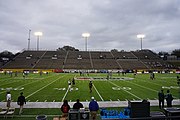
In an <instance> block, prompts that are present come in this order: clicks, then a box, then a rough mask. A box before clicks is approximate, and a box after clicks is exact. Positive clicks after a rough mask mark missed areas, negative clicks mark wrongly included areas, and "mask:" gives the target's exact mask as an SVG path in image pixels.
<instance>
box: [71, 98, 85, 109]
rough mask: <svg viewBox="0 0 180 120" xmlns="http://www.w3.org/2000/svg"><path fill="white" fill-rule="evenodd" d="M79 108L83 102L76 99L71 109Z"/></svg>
mask: <svg viewBox="0 0 180 120" xmlns="http://www.w3.org/2000/svg"><path fill="white" fill-rule="evenodd" d="M80 108H83V104H82V103H80V102H79V99H77V101H76V103H74V105H73V109H77V110H79V109H80Z"/></svg>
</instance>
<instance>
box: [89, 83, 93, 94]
mask: <svg viewBox="0 0 180 120" xmlns="http://www.w3.org/2000/svg"><path fill="white" fill-rule="evenodd" d="M92 86H93V85H92V81H90V82H89V90H90V93H92Z"/></svg>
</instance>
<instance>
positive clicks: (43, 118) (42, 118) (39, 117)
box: [36, 115, 47, 120]
mask: <svg viewBox="0 0 180 120" xmlns="http://www.w3.org/2000/svg"><path fill="white" fill-rule="evenodd" d="M36 120H47V116H46V115H37V116H36Z"/></svg>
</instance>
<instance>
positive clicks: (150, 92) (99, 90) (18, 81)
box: [0, 73, 180, 102]
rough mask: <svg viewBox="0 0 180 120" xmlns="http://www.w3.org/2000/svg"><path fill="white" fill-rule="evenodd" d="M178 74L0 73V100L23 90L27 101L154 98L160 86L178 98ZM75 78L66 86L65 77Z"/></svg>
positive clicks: (66, 79) (13, 97)
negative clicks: (152, 78)
mask: <svg viewBox="0 0 180 120" xmlns="http://www.w3.org/2000/svg"><path fill="white" fill-rule="evenodd" d="M177 75H178V74H159V73H157V74H155V80H151V79H150V78H149V77H150V75H149V74H137V75H136V76H135V77H134V75H133V74H132V73H128V74H125V75H124V76H123V75H122V74H117V73H113V74H112V77H111V78H109V80H107V73H89V74H88V75H87V74H84V75H83V76H80V74H79V73H49V74H42V75H40V74H32V73H30V74H28V75H27V76H26V77H25V78H24V77H23V75H22V74H21V73H19V74H18V75H17V76H16V77H15V75H14V74H13V75H12V76H10V75H9V74H6V75H5V74H0V101H1V102H3V101H5V99H6V91H7V90H10V92H11V94H12V100H13V101H17V98H18V96H19V94H20V92H22V91H23V92H24V96H25V97H26V100H27V101H29V102H61V101H63V100H64V99H67V100H68V101H76V99H80V101H90V98H91V96H94V97H95V99H96V100H97V101H126V100H143V99H148V100H149V99H150V100H155V99H157V93H158V91H160V90H161V89H164V93H165V94H166V90H167V89H170V92H171V93H172V95H173V97H174V98H175V99H178V98H179V89H180V88H179V86H178V84H177V79H176V77H177ZM73 78H75V85H73V86H71V88H68V80H72V79H73ZM90 80H92V82H93V88H92V93H90V90H89V81H90Z"/></svg>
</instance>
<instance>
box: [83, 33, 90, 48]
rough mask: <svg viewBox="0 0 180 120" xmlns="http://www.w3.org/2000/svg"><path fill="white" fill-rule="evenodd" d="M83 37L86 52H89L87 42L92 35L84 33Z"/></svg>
mask: <svg viewBox="0 0 180 120" xmlns="http://www.w3.org/2000/svg"><path fill="white" fill-rule="evenodd" d="M82 37H84V38H85V50H86V51H87V40H88V38H89V37H90V33H83V34H82Z"/></svg>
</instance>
